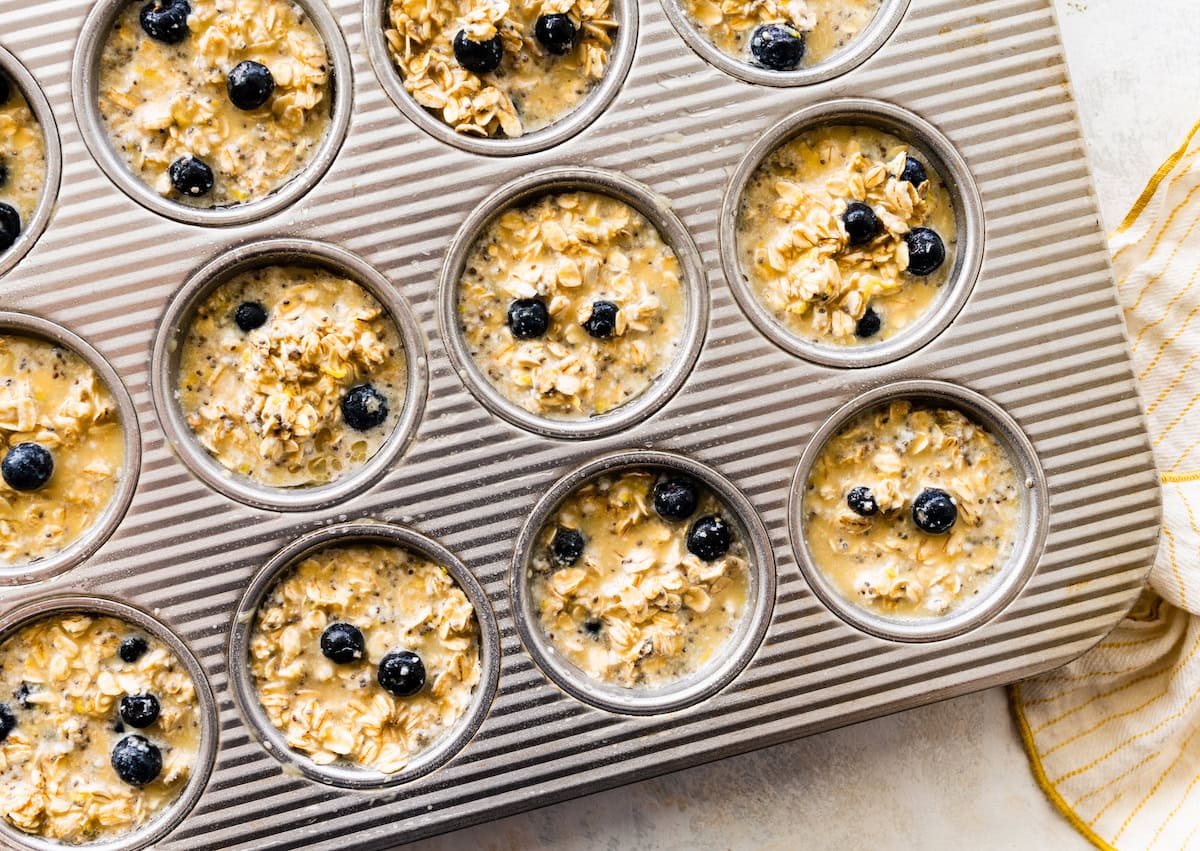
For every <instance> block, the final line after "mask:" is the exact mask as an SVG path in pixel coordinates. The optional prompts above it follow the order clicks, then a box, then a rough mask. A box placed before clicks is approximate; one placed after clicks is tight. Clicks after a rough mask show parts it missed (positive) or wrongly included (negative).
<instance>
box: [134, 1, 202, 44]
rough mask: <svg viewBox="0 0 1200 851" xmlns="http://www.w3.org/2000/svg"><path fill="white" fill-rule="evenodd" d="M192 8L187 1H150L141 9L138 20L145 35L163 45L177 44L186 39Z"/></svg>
mask: <svg viewBox="0 0 1200 851" xmlns="http://www.w3.org/2000/svg"><path fill="white" fill-rule="evenodd" d="M191 13H192V7H191V6H189V5H188V4H187V0H150V2H149V3H147V4H146V5H145V6H143V7H142V14H141V16H140V18H139V20H141V22H142V29H143V30H145V31H146V35H148V36H150V38H152V39H154V40H155V41H161V42H163V43H164V44H179V42H181V41H183V40H184V39H185V38H187V37H188V25H187V19H188V15H190V14H191Z"/></svg>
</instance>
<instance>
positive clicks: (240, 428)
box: [177, 266, 407, 488]
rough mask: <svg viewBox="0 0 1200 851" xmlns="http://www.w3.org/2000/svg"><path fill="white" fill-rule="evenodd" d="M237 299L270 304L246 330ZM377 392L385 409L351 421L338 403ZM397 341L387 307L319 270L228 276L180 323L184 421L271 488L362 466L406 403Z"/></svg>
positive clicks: (277, 269) (220, 455) (220, 456)
mask: <svg viewBox="0 0 1200 851" xmlns="http://www.w3.org/2000/svg"><path fill="white" fill-rule="evenodd" d="M242 304H257V305H261V306H262V307H263V308H264V309H265V313H266V317H265V322H264V324H262V325H261V326H259V327H257V328H254V329H252V330H249V331H245V330H243V329H242V328H241V327H240V326H239V325H238V323H237V321H236V317H237V312H238V308H239V307H240V306H241V305H242ZM364 384H365V385H369V386H371V387H373V388H374V389H375V390H376V391H377V392H378V393H379V394H380V395H381V396H382V397H383V399H384V400H385V401H386V405H387V415H386V417H385V418H384V419H383V421H382V422H381V423H380V424H379V425H376V426H374V427H372V428H369V429H366V430H360V429H356V428H353V427H351V426H350V425H349V424H348V423H347V421H346V418H345V413H344V410H343V404H342V403H343V400H344V399H345V398H346V397H347V395H348V394H349V393H350V391H351V390H352V389H353V388H355V387H360V386H362V385H364ZM406 388H407V368H406V360H405V353H404V344H403V341H402V340H401V338H400V332H399V330H398V329H397V328H396V324H395V322H394V321H393V320H392V319H391V317H390V316H389V315H388V314H387V312H386V311H385V310H384V308H383V306H382V305H380V303H379V302H378V301H377V300H376V299H375V297H374V296H372V295H371V294H370V293H368V292H367V291H366V290H365V289H363V288H362V287H361V286H359V285H358V284H356V283H354V282H353V281H350V280H347V279H345V278H342V277H340V276H338V275H335V274H333V273H332V272H329V271H326V270H324V269H320V268H310V267H305V266H267V267H264V268H261V269H253V270H250V271H248V272H243V273H241V274H239V275H237V276H235V277H233V278H231V279H230V280H228V281H226V282H224V283H223V284H221V285H220V286H219V287H217V288H216V290H215V291H214V292H212V293H211V294H210V295H209V296H208V298H206V299H205V300H204V302H203V303H202V304H201V305H200V307H199V308H198V309H197V311H196V314H195V318H194V319H193V320H192V323H191V325H190V327H188V328H187V329H186V334H185V336H184V337H183V342H182V347H181V350H180V359H179V375H178V378H177V393H178V399H179V404H180V407H181V409H182V411H183V413H184V416H185V417H186V418H187V421H188V425H190V426H191V428H192V430H193V431H194V432H195V434H196V437H197V438H198V439H199V440H200V443H201V445H203V446H204V448H205V449H207V450H208V452H209V453H210V454H212V456H213V457H214V458H216V459H217V461H219V462H220V463H221V464H222V465H223V466H225V467H227V468H228V469H230V470H232V471H233V472H235V473H238V474H240V475H243V476H246V477H248V478H250V479H253V480H254V481H256V482H259V483H261V484H264V485H268V486H270V487H281V488H282V487H307V486H314V485H321V484H326V483H328V482H331V481H334V480H336V479H339V478H341V477H343V476H345V475H348V474H350V473H352V472H353V471H354V470H356V469H358V468H360V467H361V466H362V465H364V464H366V463H367V461H369V460H370V459H371V458H372V457H373V456H374V455H375V453H376V452H378V451H379V449H380V448H381V447H382V446H383V444H384V443H385V442H386V441H387V439H388V437H390V436H391V433H392V431H393V430H394V429H395V427H396V424H397V423H398V422H399V420H400V416H401V412H402V411H403V408H404V402H405V394H406Z"/></svg>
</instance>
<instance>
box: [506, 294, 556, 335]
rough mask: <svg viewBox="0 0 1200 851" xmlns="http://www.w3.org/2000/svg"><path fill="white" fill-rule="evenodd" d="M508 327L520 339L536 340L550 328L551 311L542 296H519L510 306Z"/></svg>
mask: <svg viewBox="0 0 1200 851" xmlns="http://www.w3.org/2000/svg"><path fill="white" fill-rule="evenodd" d="M508 328H509V330H510V331H512V335H513V336H514V337H516V338H517V339H518V340H535V339H537V338H538V337H540V336H542V335H543V334H545V333H546V331H547V330H548V329H549V328H550V311H548V310H547V309H546V303H545V302H544V301H542V300H541V299H540V298H519V299H517V300H516V301H514V302H513V303H512V304H510V305H509V306H508Z"/></svg>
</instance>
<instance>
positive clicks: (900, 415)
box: [801, 401, 1024, 618]
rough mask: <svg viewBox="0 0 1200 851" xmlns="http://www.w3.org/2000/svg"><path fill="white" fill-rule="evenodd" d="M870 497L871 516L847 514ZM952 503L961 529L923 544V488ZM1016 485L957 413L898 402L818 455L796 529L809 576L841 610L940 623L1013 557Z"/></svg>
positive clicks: (867, 416)
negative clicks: (818, 579) (834, 593)
mask: <svg viewBox="0 0 1200 851" xmlns="http://www.w3.org/2000/svg"><path fill="white" fill-rule="evenodd" d="M855 487H868V488H870V489H871V492H872V494H873V495H874V498H875V501H876V503H877V504H878V507H879V513H878V514H876V515H874V516H872V517H863V516H860V515H859V514H857V513H855V512H854V511H852V510H851V508H850V507H849V504H848V502H847V497H848V495H849V493H850V491H851V489H852V488H855ZM927 487H932V488H938V489H940V490H943V491H945V492H947V493H949V494H950V495H951V497H952V498H953V499H954V502H955V504H956V506H957V508H958V519H957V521H956V522H955V524H954V526H953V527H952V528H951V529H950V531H949V532H948V533H945V534H941V535H931V534H929V533H927V532H924V531H922V530H921V529H920V528H918V527H917V525H916V524H915V523H914V522H913V519H912V501H913V499H914V498H915V497H916V496H917V495H918V494H919V493H920V492H921V491H922V490H924V489H925V488H927ZM1022 491H1023V487H1022V483H1021V480H1020V479H1019V478H1018V475H1017V472H1016V470H1015V469H1014V467H1013V463H1012V461H1011V459H1010V458H1009V456H1008V453H1007V452H1006V451H1005V450H1004V449H1003V448H1002V447H1001V445H1000V444H999V443H998V442H997V440H996V438H995V437H993V436H992V435H991V434H989V433H988V432H987V431H986V430H985V429H984V428H983V427H982V426H979V425H977V424H976V423H975V422H974V421H972V420H971V419H970V418H968V417H967V416H965V415H964V414H962V413H961V412H959V411H957V410H954V409H946V408H931V407H927V406H924V405H919V404H914V403H911V402H907V401H897V402H892V403H889V404H886V405H882V406H880V407H877V408H873V409H871V410H868V411H866V412H864V413H862V414H860V415H858V416H857V417H855V418H854V419H853V420H851V421H850V422H849V423H848V424H847V425H846V426H845V427H844V428H843V429H842V430H841V431H839V432H838V433H837V434H836V435H835V436H834V437H833V438H832V439H830V441H829V443H828V444H826V446H825V447H824V448H823V449H822V451H821V454H820V456H819V457H818V459H817V462H816V464H815V465H814V466H813V470H812V474H811V476H810V477H809V481H808V484H807V485H806V487H805V490H804V501H803V508H802V509H801V510H802V511H803V526H804V536H805V539H806V540H807V542H808V546H809V549H810V551H811V552H812V558H813V561H814V563H815V564H816V567H817V568H818V569H819V570H821V571H822V572H823V573H825V575H826V576H828V577H829V578H830V579H831V580H832V581H833V583H834V585H835V586H836V587H837V589H838V590H839V591H840V592H841V593H842V595H843V596H844V597H846V599H848V600H850V601H851V602H853V603H856V604H857V605H860V606H862V607H864V608H866V609H869V610H871V611H873V612H876V613H879V614H885V615H894V616H902V617H917V618H921V617H924V618H928V617H937V616H939V615H944V614H946V613H947V612H949V611H952V610H953V609H955V608H956V607H959V606H962V605H965V604H967V603H969V602H970V600H971V599H972V598H973V597H975V596H976V595H978V594H979V593H980V592H981V591H983V590H985V589H986V588H987V586H988V584H989V583H990V582H991V581H992V580H993V579H994V578H995V577H996V576H997V575H998V574H999V573H1000V572H1001V571H1002V570H1003V569H1004V567H1005V565H1006V564H1007V563H1008V562H1009V559H1010V557H1011V555H1012V551H1013V545H1014V541H1015V539H1016V535H1017V531H1018V529H1019V528H1020V526H1021V522H1022V513H1023V511H1024V509H1023V499H1022V496H1021V494H1022Z"/></svg>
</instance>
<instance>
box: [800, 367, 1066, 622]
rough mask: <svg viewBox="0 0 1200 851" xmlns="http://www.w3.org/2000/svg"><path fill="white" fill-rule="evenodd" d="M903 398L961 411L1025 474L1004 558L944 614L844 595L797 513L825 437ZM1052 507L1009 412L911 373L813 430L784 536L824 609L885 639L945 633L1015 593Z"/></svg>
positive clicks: (984, 618)
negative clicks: (863, 602) (963, 603)
mask: <svg viewBox="0 0 1200 851" xmlns="http://www.w3.org/2000/svg"><path fill="white" fill-rule="evenodd" d="M903 398H908V399H919V400H925V401H932V402H935V403H938V404H942V405H946V406H948V407H952V408H956V409H958V410H961V411H964V412H966V413H967V414H969V415H970V416H971V418H972V419H974V420H975V421H976V422H977V423H979V424H981V425H983V426H984V427H985V428H986V429H987V430H988V432H989V433H990V434H991V435H992V437H994V438H995V439H996V440H997V441H999V443H1000V444H1001V446H1002V448H1003V449H1004V450H1005V452H1007V453H1008V456H1009V459H1010V460H1011V461H1012V462H1013V465H1014V467H1015V468H1016V470H1017V471H1018V472H1019V473H1023V474H1024V477H1025V484H1026V488H1025V496H1024V498H1023V499H1022V503H1023V506H1022V507H1023V518H1022V522H1021V525H1020V527H1019V529H1018V533H1019V537H1018V541H1019V544H1018V545H1017V546H1016V547H1015V548H1014V551H1013V553H1012V555H1011V556H1010V558H1009V562H1008V565H1007V566H1005V567H1004V569H1003V570H1002V571H1001V572H1000V573H998V574H997V575H996V576H995V577H994V578H993V579H992V581H991V582H989V583H988V585H986V586H985V587H984V589H983V591H982V592H981V594H980V597H979V598H978V600H977V601H976V602H974V603H972V604H971V605H969V606H967V607H965V608H962V609H959V610H952V611H951V613H950V614H948V615H946V616H944V617H937V618H921V619H918V618H889V617H886V616H883V615H878V614H875V613H873V612H870V611H868V610H867V609H865V608H863V607H861V606H859V605H857V604H856V603H855V602H854V601H852V600H850V599H849V598H847V597H844V596H843V595H842V594H841V593H840V592H839V591H838V590H837V588H836V587H834V585H833V583H832V582H831V581H830V580H829V579H828V578H827V577H826V576H825V573H824V572H823V571H822V570H821V569H820V568H819V567H817V565H816V563H815V562H814V560H813V558H812V553H811V551H810V549H809V546H808V541H807V538H806V537H805V535H804V522H803V520H802V519H801V513H802V509H803V501H804V487H805V485H806V484H807V482H808V477H809V475H810V474H811V472H812V468H813V465H814V464H815V463H816V460H817V457H818V456H819V455H820V453H821V450H822V449H824V448H825V445H826V443H827V442H828V441H829V439H830V438H831V437H833V435H835V434H836V433H837V432H838V430H839V429H841V428H842V426H844V425H845V424H846V423H847V422H848V421H849V420H850V419H852V418H853V417H855V416H857V415H858V414H860V413H862V412H863V411H865V410H868V409H870V408H873V407H876V406H878V405H880V404H883V403H885V402H889V401H892V400H896V399H903ZM1049 513H1050V512H1049V492H1048V490H1047V485H1046V474H1045V472H1044V471H1043V469H1042V464H1041V461H1040V459H1039V458H1038V454H1037V450H1036V449H1035V448H1034V446H1033V443H1032V442H1031V441H1030V440H1029V438H1028V437H1027V436H1026V434H1025V432H1024V431H1023V430H1022V429H1021V427H1020V425H1018V424H1017V422H1016V420H1014V419H1013V418H1012V417H1011V416H1010V415H1009V414H1008V412H1006V411H1005V410H1004V409H1003V408H1001V407H1000V406H999V405H997V404H996V403H995V402H993V401H991V400H990V399H988V398H987V397H985V396H982V395H980V394H979V393H976V392H975V391H973V390H969V389H967V388H966V387H962V386H960V385H957V384H950V383H948V382H944V381H931V380H921V379H911V380H904V381H897V382H893V383H890V384H885V385H882V386H879V387H875V388H874V389H872V390H869V391H867V392H866V393H863V394H861V395H859V396H857V397H855V398H854V399H852V400H851V401H849V402H847V403H846V404H844V405H842V406H841V407H840V408H838V410H837V411H835V412H834V413H833V414H832V415H831V416H830V417H829V418H828V419H827V420H826V421H825V422H824V423H823V424H822V426H821V427H820V429H818V430H817V432H816V434H814V435H813V437H812V439H811V440H810V441H809V443H808V446H807V447H806V448H805V450H804V453H803V455H802V456H801V458H800V463H799V465H798V466H797V467H796V472H795V475H794V476H793V478H792V484H791V488H790V491H789V494H788V537H789V538H790V539H791V543H792V552H793V554H794V555H795V558H796V563H797V564H799V565H800V571H801V573H802V574H803V575H804V579H805V581H806V582H807V583H808V587H809V588H810V589H811V590H812V591H813V593H814V594H815V595H816V596H817V598H818V599H819V600H820V601H821V602H822V603H823V604H824V605H825V607H826V608H827V609H829V610H830V611H832V612H833V613H834V614H835V615H837V616H838V617H839V618H841V619H842V620H843V621H845V622H846V623H848V624H849V625H850V626H852V627H854V628H856V629H858V630H861V631H862V632H865V633H867V634H869V635H873V636H875V637H876V638H882V639H885V640H888V641H896V642H905V643H922V642H934V641H945V640H947V639H951V638H957V637H958V636H961V635H963V634H964V633H967V632H971V631H973V630H976V629H978V628H979V627H981V626H983V625H984V624H986V623H987V622H989V621H991V620H993V619H994V618H996V617H997V616H999V615H1000V614H1001V613H1002V612H1004V611H1005V610H1006V609H1007V608H1008V607H1009V606H1010V604H1011V603H1012V602H1013V601H1014V600H1015V599H1016V598H1017V596H1018V595H1019V594H1020V593H1021V591H1022V590H1023V589H1024V588H1025V586H1026V585H1027V584H1028V582H1029V580H1030V578H1031V577H1032V576H1033V573H1034V571H1035V569H1036V568H1037V565H1038V561H1039V560H1040V558H1041V555H1042V552H1043V550H1044V549H1045V545H1046V535H1047V531H1048V529H1049Z"/></svg>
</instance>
